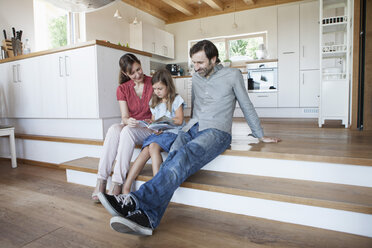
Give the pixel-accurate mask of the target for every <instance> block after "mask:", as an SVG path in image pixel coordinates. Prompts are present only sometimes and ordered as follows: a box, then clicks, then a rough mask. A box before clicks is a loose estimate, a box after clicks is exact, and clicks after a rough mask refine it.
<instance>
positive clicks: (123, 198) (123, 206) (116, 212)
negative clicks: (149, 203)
mask: <svg viewBox="0 0 372 248" xmlns="http://www.w3.org/2000/svg"><path fill="white" fill-rule="evenodd" d="M98 198H99V200H100V202H101V203H102V205H103V206H104V207H105V208H106V210H107V211H108V212H109V213H110V214H111V215H112V216H127V215H128V213H129V212H133V211H134V210H135V209H136V203H135V202H134V200H133V199H132V197H130V195H124V194H122V195H108V194H105V193H98Z"/></svg>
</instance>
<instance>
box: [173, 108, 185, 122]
mask: <svg viewBox="0 0 372 248" xmlns="http://www.w3.org/2000/svg"><path fill="white" fill-rule="evenodd" d="M175 114H176V116H175V117H174V118H173V121H174V124H176V125H181V124H182V123H183V104H181V106H179V107H178V109H177V110H176V111H175Z"/></svg>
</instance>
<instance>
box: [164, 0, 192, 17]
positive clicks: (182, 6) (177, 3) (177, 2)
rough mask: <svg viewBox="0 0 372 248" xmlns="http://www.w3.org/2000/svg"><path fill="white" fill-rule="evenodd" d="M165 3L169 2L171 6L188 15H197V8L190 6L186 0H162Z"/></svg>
mask: <svg viewBox="0 0 372 248" xmlns="http://www.w3.org/2000/svg"><path fill="white" fill-rule="evenodd" d="M162 1H163V2H164V3H166V4H168V5H169V6H171V7H173V8H175V9H177V10H178V11H180V12H182V13H184V14H185V15H187V16H192V15H195V13H196V12H195V10H194V9H193V8H191V7H189V6H188V5H187V4H186V3H185V2H183V1H182V0H162Z"/></svg>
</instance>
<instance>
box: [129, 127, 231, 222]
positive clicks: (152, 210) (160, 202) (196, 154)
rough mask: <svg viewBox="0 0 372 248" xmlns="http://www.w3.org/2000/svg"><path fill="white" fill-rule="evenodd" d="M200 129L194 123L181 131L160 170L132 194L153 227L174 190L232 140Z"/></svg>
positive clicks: (221, 134) (227, 135)
mask: <svg viewBox="0 0 372 248" xmlns="http://www.w3.org/2000/svg"><path fill="white" fill-rule="evenodd" d="M198 128H199V125H198V124H195V125H194V126H193V127H192V128H191V129H190V130H189V131H188V132H183V131H180V132H179V134H178V137H177V139H176V140H175V141H174V143H173V146H172V149H171V151H170V153H169V154H168V157H167V159H166V160H165V161H164V162H163V163H162V165H161V167H160V170H159V172H158V173H157V174H156V175H155V176H154V177H153V178H152V179H151V180H150V181H148V182H146V183H145V184H143V185H142V186H141V187H140V188H139V189H138V190H137V191H135V192H132V193H131V196H132V197H133V199H134V201H135V202H136V208H137V209H141V210H142V211H143V212H144V213H145V214H146V215H147V217H149V220H150V224H151V227H152V228H153V229H155V228H156V227H157V226H158V225H159V223H160V220H161V218H162V217H163V214H164V212H165V209H166V208H167V206H168V204H169V202H170V200H171V198H172V196H173V193H174V191H176V189H177V188H178V187H179V186H180V185H181V184H182V183H183V182H184V181H185V180H186V179H187V178H188V177H189V176H191V175H193V174H194V173H195V172H197V171H198V170H200V169H201V168H202V167H203V166H204V165H206V164H207V163H209V162H210V161H212V160H213V159H214V158H216V157H217V156H218V155H220V154H221V153H223V152H224V151H225V150H226V149H227V148H228V147H229V145H230V143H231V135H230V134H229V133H226V132H223V131H220V130H217V129H214V128H210V129H205V130H203V131H201V132H199V131H198Z"/></svg>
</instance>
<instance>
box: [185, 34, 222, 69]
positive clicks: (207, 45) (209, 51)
mask: <svg viewBox="0 0 372 248" xmlns="http://www.w3.org/2000/svg"><path fill="white" fill-rule="evenodd" d="M200 51H204V52H205V55H206V56H207V58H208V59H209V60H211V59H212V58H213V57H216V64H218V63H220V62H221V60H220V59H219V58H218V50H217V47H216V46H215V45H214V44H213V43H212V42H211V41H209V40H201V41H199V42H198V43H196V44H195V45H193V46H192V47H191V48H190V58H191V57H192V55H194V54H195V53H197V52H200Z"/></svg>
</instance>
